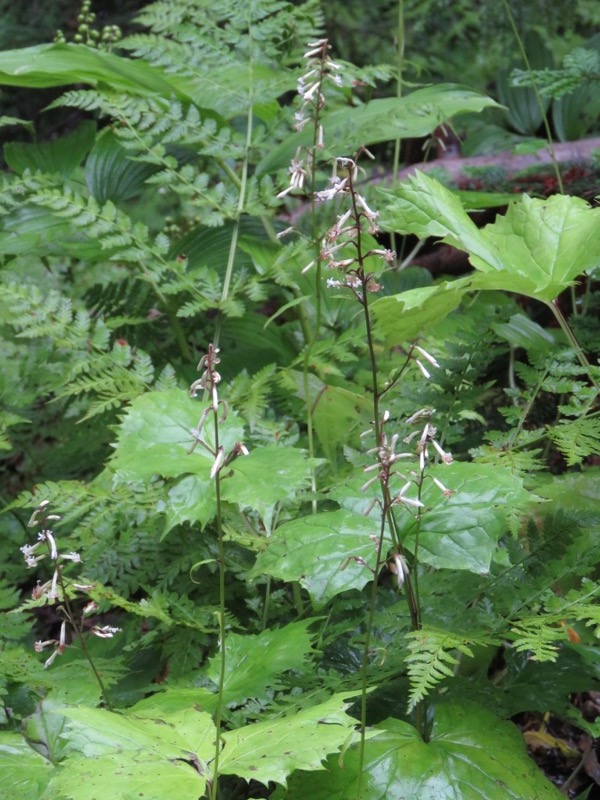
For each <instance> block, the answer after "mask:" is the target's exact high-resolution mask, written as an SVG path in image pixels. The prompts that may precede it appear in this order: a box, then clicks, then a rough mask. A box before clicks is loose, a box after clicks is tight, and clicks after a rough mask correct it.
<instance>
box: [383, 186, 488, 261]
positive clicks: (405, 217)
mask: <svg viewBox="0 0 600 800" xmlns="http://www.w3.org/2000/svg"><path fill="white" fill-rule="evenodd" d="M383 195H384V197H386V198H387V199H388V200H389V204H388V207H387V209H386V211H385V212H384V213H383V214H382V218H381V224H382V227H383V228H384V229H385V230H390V231H392V230H395V231H399V232H400V233H412V234H414V235H415V236H418V237H419V238H421V239H424V238H425V237H427V236H435V237H436V238H439V239H441V240H442V241H443V242H446V243H447V244H450V245H452V246H453V247H457V248H458V249H459V250H466V251H467V252H468V253H469V254H470V255H471V254H472V255H473V256H476V257H477V264H475V262H474V261H473V260H472V263H473V264H474V266H477V268H478V269H480V270H483V271H488V270H501V269H502V267H503V262H502V258H501V254H500V252H498V251H497V250H496V249H495V247H494V246H492V245H490V244H489V243H488V242H487V241H486V240H485V238H484V237H483V236H482V232H481V231H480V229H479V228H478V227H477V225H475V223H474V222H473V220H472V219H471V218H470V217H469V215H468V214H467V212H466V211H465V209H464V206H463V204H462V203H461V202H460V199H459V198H458V197H457V196H456V194H455V193H454V192H453V191H452V190H451V189H447V188H446V187H445V186H444V185H443V184H441V183H440V182H439V181H436V180H435V179H434V178H430V177H429V176H428V175H425V174H424V173H422V172H416V173H415V174H414V175H413V176H411V177H410V178H409V179H408V180H407V181H406V182H405V183H402V184H401V185H400V186H399V188H397V189H396V190H395V191H394V192H384V193H383Z"/></svg>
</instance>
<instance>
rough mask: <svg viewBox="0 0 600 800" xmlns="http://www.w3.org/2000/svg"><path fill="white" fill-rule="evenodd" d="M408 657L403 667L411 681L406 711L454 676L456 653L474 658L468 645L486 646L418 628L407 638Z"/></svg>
mask: <svg viewBox="0 0 600 800" xmlns="http://www.w3.org/2000/svg"><path fill="white" fill-rule="evenodd" d="M406 637H407V639H408V655H407V656H406V658H405V663H406V664H407V667H408V676H409V678H410V692H409V702H408V710H409V711H412V709H413V708H414V707H415V706H416V705H417V703H419V702H420V701H421V700H423V698H424V697H426V696H427V695H428V694H429V693H430V692H431V690H432V689H434V688H435V687H436V686H437V685H438V684H439V683H440V682H441V681H443V680H444V678H450V677H452V676H453V675H454V671H455V667H456V666H457V664H458V663H459V658H458V657H457V656H456V655H455V652H458V653H462V654H463V655H466V656H470V657H471V658H472V657H473V651H472V650H471V648H470V646H469V645H472V644H475V643H478V644H483V643H485V642H484V640H483V639H478V638H477V637H471V636H460V635H459V634H455V633H450V632H449V631H442V630H438V629H436V628H421V629H420V630H417V631H410V632H409V633H407V634H406Z"/></svg>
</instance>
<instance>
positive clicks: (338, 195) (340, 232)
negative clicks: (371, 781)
mask: <svg viewBox="0 0 600 800" xmlns="http://www.w3.org/2000/svg"><path fill="white" fill-rule="evenodd" d="M362 152H365V153H367V155H370V154H368V152H367V151H366V150H364V148H363V151H362ZM358 155H361V153H359V154H357V156H355V157H354V158H338V159H337V160H336V164H335V169H334V174H333V177H332V178H331V185H330V188H328V189H325V190H324V191H322V192H317V194H316V199H317V200H318V201H328V200H331V199H340V200H342V207H343V206H344V205H346V206H347V209H346V210H345V211H343V213H341V214H340V215H339V216H338V218H337V221H336V223H335V224H334V225H333V226H332V227H331V228H330V229H329V230H328V231H327V233H326V234H325V236H324V238H323V241H322V243H321V248H320V251H319V261H320V262H321V263H323V264H324V265H325V268H326V269H328V270H330V271H331V272H332V273H334V274H335V276H336V277H331V278H329V279H328V280H327V286H328V287H333V288H337V289H347V290H348V291H349V292H350V293H351V294H352V295H353V296H354V298H355V299H356V300H357V301H358V303H359V304H360V305H361V306H362V309H363V317H364V321H365V331H366V344H367V351H368V354H369V363H370V372H371V396H372V404H373V420H372V427H371V428H370V429H369V430H368V431H366V432H365V434H363V436H365V437H373V438H374V440H375V446H374V447H372V448H371V450H369V451H368V452H369V454H371V455H373V456H374V463H373V464H371V465H370V466H368V467H367V468H366V470H365V472H366V473H373V475H372V476H370V477H369V478H368V479H367V481H366V483H365V484H364V485H363V487H362V488H363V490H364V491H366V490H367V488H368V487H369V486H371V484H373V483H374V482H378V483H379V487H380V494H379V499H378V500H377V501H374V502H377V504H378V506H379V508H380V510H381V523H380V528H379V533H378V535H377V536H375V537H374V540H375V542H376V560H375V569H374V570H373V573H374V580H373V583H372V585H371V598H370V605H369V616H368V621H367V626H366V632H365V640H364V649H363V659H362V671H361V675H362V694H361V742H360V753H359V775H360V776H361V777H359V781H358V789H357V797H360V792H361V785H360V784H361V779H362V771H363V767H364V752H365V730H366V720H367V676H368V666H369V660H370V647H371V638H372V631H373V625H374V619H375V610H376V603H377V590H378V586H377V578H378V576H379V574H380V572H381V571H382V570H383V569H385V568H387V570H388V571H389V572H391V573H392V574H393V575H394V576H395V582H396V586H397V589H398V591H401V592H403V593H404V594H405V596H406V600H407V605H408V610H409V614H410V622H411V628H412V629H413V630H417V629H419V628H420V627H421V612H420V607H419V599H418V583H417V578H418V573H417V562H418V541H417V544H416V547H415V548H414V549H413V552H412V555H409V553H408V552H406V550H405V547H404V544H403V542H402V540H401V538H400V536H399V528H398V523H397V520H396V509H398V508H400V507H401V508H402V509H403V511H404V512H405V513H409V514H411V515H413V517H414V518H415V520H416V521H417V529H418V527H419V525H418V523H419V520H420V517H421V510H422V508H423V505H424V504H423V502H422V500H421V491H422V487H423V482H424V480H425V477H426V475H425V472H426V468H427V465H428V462H429V455H430V451H431V452H435V455H436V457H440V458H442V460H444V461H446V463H450V461H451V458H452V457H451V456H450V454H449V453H445V452H444V451H443V450H442V448H441V446H440V445H439V443H438V442H437V441H436V439H435V435H436V429H435V428H434V427H433V425H432V424H431V423H430V421H429V419H430V416H431V414H432V413H433V411H432V410H427V409H421V410H420V411H418V412H417V413H416V414H414V415H412V417H411V418H409V420H407V423H408V424H409V425H413V424H420V423H421V422H423V421H424V427H423V428H422V429H421V431H420V435H419V438H418V440H417V441H416V443H415V447H414V448H413V449H409V450H407V451H406V452H400V451H399V448H400V444H401V440H400V438H399V434H397V433H392V432H391V431H390V430H389V429H390V424H391V418H390V414H389V412H388V411H383V412H382V409H381V404H382V400H383V398H384V396H385V395H386V393H387V392H388V391H390V389H391V388H392V387H393V386H394V385H396V384H397V383H398V381H399V380H400V378H401V377H402V375H403V373H404V372H405V370H406V369H408V368H409V367H410V366H414V367H415V368H416V369H417V370H418V371H419V373H420V374H421V375H422V376H423V377H424V378H425V379H428V378H429V377H430V372H429V370H431V369H435V368H437V367H438V366H439V365H438V363H437V361H436V360H435V358H433V356H431V355H430V354H429V353H428V352H427V351H425V350H424V349H423V348H421V347H419V346H418V345H417V344H416V343H415V344H412V345H411V346H410V347H409V349H408V353H407V356H406V359H405V362H404V364H403V366H402V367H401V368H400V369H399V370H398V371H397V372H396V374H395V376H394V378H393V380H391V381H390V382H389V383H388V384H386V385H385V386H383V387H380V385H379V378H378V368H377V357H376V352H375V340H374V333H373V325H372V320H371V314H370V308H369V302H370V301H369V298H370V296H371V294H373V293H375V292H378V291H379V290H380V288H381V287H380V285H379V284H378V282H377V276H376V275H375V274H374V273H373V272H369V270H368V268H367V264H368V263H370V262H368V261H367V259H370V258H371V257H373V256H375V257H377V258H379V259H381V260H382V261H383V262H384V269H385V266H386V265H387V266H388V267H389V266H391V265H393V263H394V260H395V253H393V252H392V251H391V250H388V249H384V248H375V249H368V248H367V246H366V234H369V235H371V236H374V235H376V234H377V233H378V226H377V219H378V213H377V211H374V210H373V209H371V208H370V207H369V205H368V203H367V201H366V200H365V198H364V197H363V196H362V195H361V194H360V193H359V192H358V191H357V189H356V179H357V176H358V166H357V158H358ZM344 201H347V202H346V203H344ZM416 433H419V431H416V432H413V433H411V434H409V436H407V437H406V438H405V439H404V440H402V443H406V444H408V445H409V446H412V444H413V440H414V439H415V435H416ZM415 461H416V462H417V464H418V466H413V462H415ZM404 464H408V466H406V467H405V466H404ZM433 480H434V481H435V482H436V483H437V485H438V488H440V490H441V491H443V492H444V493H448V490H447V489H446V488H445V487H444V486H443V484H441V482H440V481H439V480H437V479H436V478H433ZM372 507H373V506H371V508H372ZM386 532H388V533H389V539H390V541H391V549H390V551H389V552H384V542H385V536H386ZM419 715H421V716H422V709H420V708H417V716H418V717H419ZM417 722H418V724H419V727H423V725H422V720H419V719H418V720H417Z"/></svg>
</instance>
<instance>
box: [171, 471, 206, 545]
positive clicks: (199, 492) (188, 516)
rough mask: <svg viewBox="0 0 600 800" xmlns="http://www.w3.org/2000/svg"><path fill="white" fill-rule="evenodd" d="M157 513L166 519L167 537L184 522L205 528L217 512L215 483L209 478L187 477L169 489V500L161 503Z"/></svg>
mask: <svg viewBox="0 0 600 800" xmlns="http://www.w3.org/2000/svg"><path fill="white" fill-rule="evenodd" d="M157 511H160V512H161V513H162V514H164V515H165V517H166V521H167V525H166V530H165V533H164V535H165V536H166V535H167V533H168V532H169V531H170V530H172V529H173V528H174V527H175V526H176V525H181V524H182V523H183V522H191V523H192V525H194V524H198V525H199V526H200V528H204V526H205V525H207V524H208V523H209V522H210V521H211V520H212V519H214V516H215V514H216V512H217V500H216V497H215V490H214V482H213V481H211V480H210V479H209V478H208V477H205V478H202V477H200V476H199V475H186V476H185V477H184V478H182V479H181V480H180V481H177V483H176V484H175V485H174V486H172V487H171V488H170V489H169V491H168V493H167V499H166V500H161V501H160V502H159V504H158V506H157Z"/></svg>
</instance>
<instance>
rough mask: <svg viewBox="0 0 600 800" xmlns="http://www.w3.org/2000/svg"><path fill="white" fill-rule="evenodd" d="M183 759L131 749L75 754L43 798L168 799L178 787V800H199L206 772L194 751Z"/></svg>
mask: <svg viewBox="0 0 600 800" xmlns="http://www.w3.org/2000/svg"><path fill="white" fill-rule="evenodd" d="M179 759H181V760H176V759H173V760H169V761H167V760H166V759H159V760H155V759H151V758H143V759H141V760H138V759H137V758H135V757H134V756H133V754H132V753H130V752H125V753H114V754H110V755H105V756H102V757H101V758H81V757H77V756H75V757H73V756H71V757H70V758H68V759H67V760H66V761H64V762H63V764H62V765H61V766H60V767H59V769H58V770H57V772H56V776H55V777H54V779H53V780H52V781H51V783H50V784H49V786H48V789H47V792H46V793H45V794H44V795H43V797H42V798H41V800H55V798H57V797H60V799H61V800H63V798H64V800H99V798H110V800H132V798H142V797H143V798H144V800H165V798H166V797H171V796H172V793H173V787H174V786H176V787H177V800H198V798H199V797H201V796H202V795H203V793H204V790H205V788H206V777H207V776H206V774H201V773H200V772H199V771H198V768H197V766H196V764H195V763H194V762H193V761H192V754H190V753H189V752H183V751H182V752H181V754H180V756H179Z"/></svg>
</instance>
